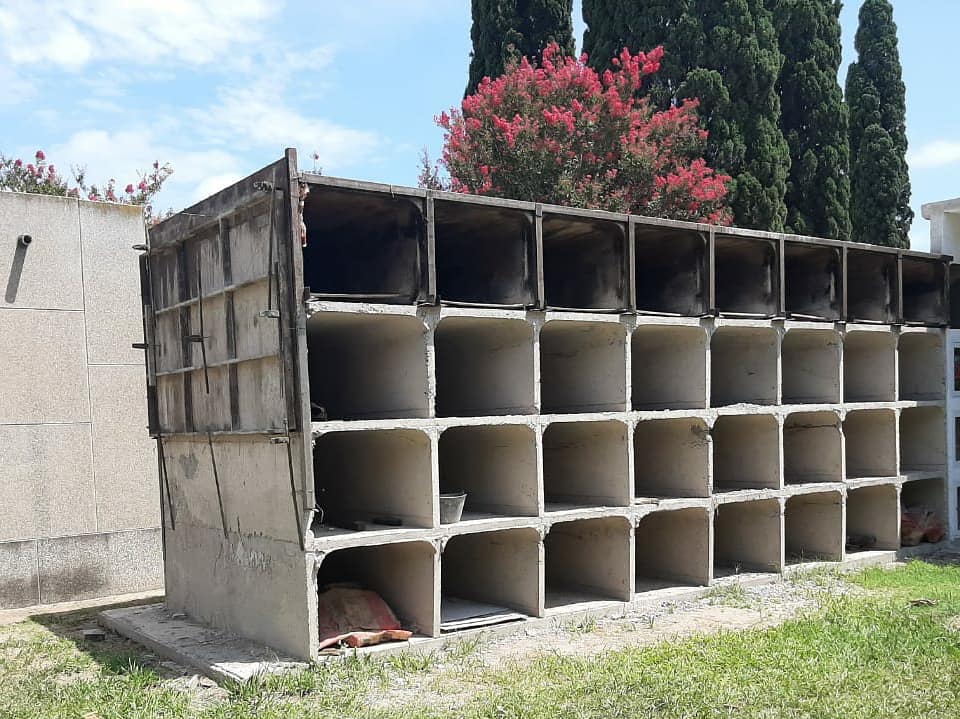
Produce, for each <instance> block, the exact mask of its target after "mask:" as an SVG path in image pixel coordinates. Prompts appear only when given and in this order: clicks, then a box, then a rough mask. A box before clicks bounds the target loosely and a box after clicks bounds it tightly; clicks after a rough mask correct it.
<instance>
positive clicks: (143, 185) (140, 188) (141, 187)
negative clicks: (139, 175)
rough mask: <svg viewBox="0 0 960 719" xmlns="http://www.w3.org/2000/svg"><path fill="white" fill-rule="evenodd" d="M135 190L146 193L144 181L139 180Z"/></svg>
mask: <svg viewBox="0 0 960 719" xmlns="http://www.w3.org/2000/svg"><path fill="white" fill-rule="evenodd" d="M137 189H138V190H140V191H141V192H146V191H147V183H146V180H140V184H139V185H137Z"/></svg>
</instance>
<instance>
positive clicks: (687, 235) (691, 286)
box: [634, 224, 709, 317]
mask: <svg viewBox="0 0 960 719" xmlns="http://www.w3.org/2000/svg"><path fill="white" fill-rule="evenodd" d="M634 237H635V244H634V265H635V271H636V295H637V297H636V305H637V311H639V312H646V313H655V314H668V315H682V316H687V317H695V316H699V315H702V314H704V313H705V312H706V311H707V310H708V309H709V308H708V307H707V289H706V288H707V238H706V236H705V235H703V234H701V233H699V232H693V231H691V230H679V229H673V228H668V227H654V226H647V225H641V224H637V225H634Z"/></svg>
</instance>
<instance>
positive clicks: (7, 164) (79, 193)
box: [0, 150, 173, 224]
mask: <svg viewBox="0 0 960 719" xmlns="http://www.w3.org/2000/svg"><path fill="white" fill-rule="evenodd" d="M138 174H139V180H138V181H137V182H135V183H134V182H131V183H128V184H127V185H126V186H125V187H124V188H123V190H119V189H118V185H117V181H116V180H114V179H111V180H109V181H108V182H107V183H106V184H104V185H93V184H89V183H88V182H87V179H86V177H87V170H86V168H84V167H74V168H72V170H71V180H67V179H66V178H65V177H64V176H63V175H61V174H60V172H59V171H58V170H57V168H56V166H55V165H53V164H52V163H48V162H47V156H46V154H45V153H44V152H43V150H37V152H36V154H35V155H34V160H33V162H24V161H23V160H22V159H20V158H12V157H4V156H3V155H0V192H2V191H8V192H31V193H34V194H39V195H59V196H61V197H81V198H83V199H86V200H93V201H96V202H116V203H120V204H124V205H141V206H142V207H143V210H144V216H145V217H146V220H147V222H149V223H150V224H153V223H156V222H159V221H160V220H162V219H164V217H166V216H168V215H169V214H170V213H169V212H160V213H158V212H157V211H156V210H155V209H154V207H153V198H154V196H155V195H156V194H157V193H158V192H159V191H160V188H161V187H163V183H164V182H165V181H166V180H167V178H168V177H170V175H171V174H173V169H172V168H171V167H170V165H169V164H163V165H161V164H160V163H159V162H154V163H153V168H152V169H151V170H150V171H149V172H145V173H138Z"/></svg>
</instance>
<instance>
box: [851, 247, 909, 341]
mask: <svg viewBox="0 0 960 719" xmlns="http://www.w3.org/2000/svg"><path fill="white" fill-rule="evenodd" d="M896 287H897V258H896V255H894V254H892V253H887V252H870V251H869V250H850V251H849V252H848V253H847V319H848V320H849V321H851V322H881V323H884V324H889V323H891V322H895V321H896V319H897V305H896Z"/></svg>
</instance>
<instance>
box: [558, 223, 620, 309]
mask: <svg viewBox="0 0 960 719" xmlns="http://www.w3.org/2000/svg"><path fill="white" fill-rule="evenodd" d="M543 283H544V291H545V293H546V302H547V306H548V307H553V308H566V309H578V310H622V309H626V308H627V307H629V305H630V298H629V296H628V294H629V283H628V273H627V225H626V223H625V222H613V221H610V220H601V219H595V218H585V217H574V216H571V215H550V214H547V215H544V218H543Z"/></svg>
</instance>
